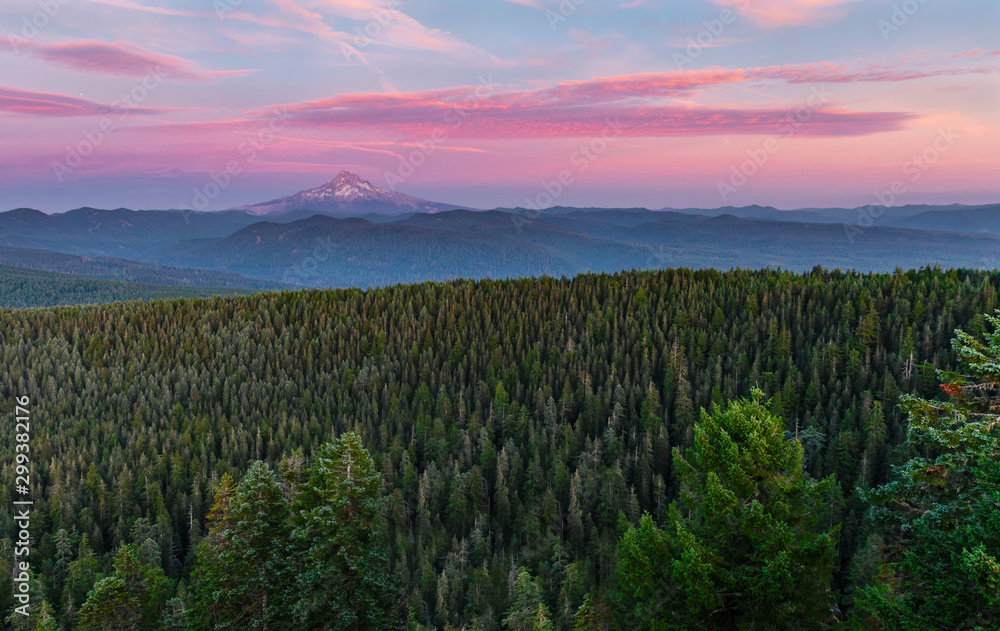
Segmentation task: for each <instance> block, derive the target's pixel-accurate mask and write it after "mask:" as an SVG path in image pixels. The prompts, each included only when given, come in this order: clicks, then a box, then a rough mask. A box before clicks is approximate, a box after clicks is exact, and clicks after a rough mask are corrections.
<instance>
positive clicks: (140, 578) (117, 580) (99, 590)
mask: <svg viewBox="0 0 1000 631" xmlns="http://www.w3.org/2000/svg"><path fill="white" fill-rule="evenodd" d="M114 567H115V571H114V573H113V574H112V575H111V576H108V577H105V578H102V579H101V580H99V581H98V582H97V584H96V585H94V589H92V590H91V592H90V595H89V596H88V597H87V602H85V603H84V604H83V607H81V608H80V615H79V624H80V629H83V630H85V631H86V630H93V631H146V630H147V629H149V630H156V629H160V627H161V623H160V620H161V615H162V612H163V607H164V604H165V603H166V600H167V595H168V590H169V589H170V583H169V581H168V580H167V577H166V576H165V575H164V573H163V570H162V569H160V568H159V567H150V566H149V565H146V564H144V563H142V562H141V561H140V554H139V551H138V549H137V548H136V546H134V545H132V544H129V545H125V546H122V547H121V549H120V550H119V551H118V555H117V556H116V557H115V564H114Z"/></svg>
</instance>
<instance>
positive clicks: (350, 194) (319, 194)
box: [297, 171, 394, 203]
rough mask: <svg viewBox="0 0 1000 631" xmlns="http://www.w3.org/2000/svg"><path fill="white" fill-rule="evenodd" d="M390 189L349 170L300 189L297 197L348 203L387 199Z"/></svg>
mask: <svg viewBox="0 0 1000 631" xmlns="http://www.w3.org/2000/svg"><path fill="white" fill-rule="evenodd" d="M393 195H394V193H393V192H392V191H389V190H386V189H384V188H382V187H380V186H376V185H374V184H372V183H371V182H369V181H368V180H365V179H362V178H361V177H360V176H357V175H355V174H353V173H351V172H350V171H341V172H340V173H338V174H337V177H335V178H333V179H332V180H330V181H329V182H327V183H326V184H324V185H322V186H319V187H317V188H314V189H310V190H308V191H302V192H301V193H299V194H298V196H297V197H300V198H301V200H302V201H319V200H328V199H331V198H332V199H333V200H335V201H338V202H343V203H350V202H353V201H356V200H374V201H388V200H389V199H391V198H392V197H393Z"/></svg>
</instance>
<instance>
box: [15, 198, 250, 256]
mask: <svg viewBox="0 0 1000 631" xmlns="http://www.w3.org/2000/svg"><path fill="white" fill-rule="evenodd" d="M255 221H259V219H258V218H256V217H253V216H252V215H248V214H246V213H241V212H219V213H191V214H185V213H184V212H182V211H179V210H178V211H157V210H138V211H136V210H128V209H126V208H118V209H115V210H99V209H95V208H78V209H76V210H71V211H69V212H65V213H61V214H56V215H46V214H44V213H41V212H39V211H36V210H34V211H33V210H28V209H19V210H14V211H10V212H5V213H0V245H5V246H10V247H21V248H34V249H39V250H53V251H56V252H65V253H69V254H80V255H85V256H117V257H122V258H130V259H140V260H141V259H144V257H145V256H146V255H147V254H148V253H149V252H151V251H152V250H154V249H158V248H162V247H165V246H166V245H169V244H171V243H175V242H177V241H179V240H181V239H200V238H215V237H222V236H225V235H228V234H232V233H233V232H235V231H237V230H239V229H241V228H245V227H246V226H248V225H250V224H252V223H254V222H255Z"/></svg>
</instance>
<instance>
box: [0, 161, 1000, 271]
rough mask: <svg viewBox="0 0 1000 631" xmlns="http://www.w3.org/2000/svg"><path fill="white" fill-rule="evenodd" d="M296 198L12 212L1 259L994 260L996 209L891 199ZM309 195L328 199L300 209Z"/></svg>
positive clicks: (435, 265) (380, 266)
mask: <svg viewBox="0 0 1000 631" xmlns="http://www.w3.org/2000/svg"><path fill="white" fill-rule="evenodd" d="M293 198H295V199H296V200H297V201H288V202H287V203H286V202H282V203H281V204H277V205H275V204H271V205H270V206H268V204H264V205H261V206H260V207H257V210H258V211H260V210H261V209H262V208H263V209H264V210H269V211H273V212H274V213H275V214H268V215H265V216H259V215H254V214H250V213H248V212H245V211H243V210H230V211H220V212H199V213H184V212H181V211H150V210H146V211H133V210H128V209H123V208H119V209H115V210H99V209H94V208H79V209H76V210H72V211H69V212H66V213H62V214H57V215H46V214H44V213H41V212H39V211H37V210H32V209H25V208H20V209H16V210H13V211H9V212H6V213H0V246H7V247H8V248H17V250H14V249H10V250H6V251H5V250H3V248H2V247H0V255H2V256H0V264H7V265H14V266H18V267H22V268H33V269H36V270H47V271H58V272H62V273H71V274H78V275H81V276H89V277H103V278H114V279H121V280H140V281H142V282H153V283H155V284H178V285H191V286H195V285H202V286H207V285H216V286H221V285H223V284H224V285H225V286H236V287H248V288H257V287H260V288H271V287H276V286H277V284H278V283H285V284H287V285H291V286H296V287H302V286H312V287H329V286H340V287H343V286H360V287H365V286H383V285H392V284H396V283H406V282H419V281H425V280H446V279H452V278H475V279H478V278H508V277H519V276H538V275H543V274H547V275H552V276H562V275H567V276H572V275H575V274H578V273H582V272H616V271H622V270H628V269H633V268H634V269H648V268H664V267H693V268H708V267H714V268H717V269H723V270H725V269H730V268H736V267H739V268H761V267H772V268H773V267H781V268H784V269H792V270H799V271H802V270H808V269H811V268H812V267H814V266H817V265H819V266H823V267H827V268H830V269H832V268H841V269H854V270H859V271H880V272H886V271H892V270H893V269H894V268H896V267H897V266H898V267H903V268H916V267H922V266H931V265H936V264H940V265H941V266H943V267H954V268H960V267H961V268H987V269H995V268H1000V205H991V206H959V205H952V206H927V205H912V206H901V207H893V208H888V209H882V212H880V213H877V214H878V215H879V216H878V217H875V218H874V219H875V221H862V219H865V216H864V213H866V212H869V213H870V212H872V209H871V208H870V207H864V208H860V209H843V208H839V209H838V208H826V209H824V208H816V209H803V210H788V211H784V210H778V209H776V208H772V207H766V206H748V207H742V208H737V207H726V208H720V209H715V210H701V209H682V210H671V209H664V210H649V209H645V208H617V209H601V208H570V207H554V208H549V209H546V210H545V211H544V212H541V213H539V212H537V211H533V210H524V209H498V210H493V211H475V210H467V209H461V208H451V209H448V208H449V207H448V206H446V205H438V204H434V203H433V202H426V200H420V199H419V198H415V197H411V196H406V195H403V194H401V193H394V192H392V191H387V190H386V189H382V188H381V187H377V186H375V185H373V184H371V183H370V182H367V181H365V180H363V179H361V178H359V177H357V176H355V175H353V174H351V173H347V172H342V173H341V174H339V175H338V176H337V178H334V180H331V182H328V183H327V184H325V185H323V186H321V187H318V188H316V189H312V190H311V191H303V192H302V193H300V194H298V195H297V196H292V198H285V199H286V200H292V199H293ZM279 201H280V200H279ZM313 203H315V205H316V206H317V207H321V208H322V209H320V208H316V209H311V210H310V209H307V208H297V206H298V205H300V204H307V205H308V204H313ZM265 207H266V208H265ZM292 208H294V210H289V209H292ZM29 248H30V249H31V250H28V249H29ZM55 253H62V254H55ZM67 254H68V255H75V258H73V257H67V256H66V255H67ZM137 261H138V262H137ZM163 266H173V267H163ZM226 274H238V275H239V276H232V275H226ZM248 277H249V278H252V279H256V281H257V282H248ZM258 282H259V284H258Z"/></svg>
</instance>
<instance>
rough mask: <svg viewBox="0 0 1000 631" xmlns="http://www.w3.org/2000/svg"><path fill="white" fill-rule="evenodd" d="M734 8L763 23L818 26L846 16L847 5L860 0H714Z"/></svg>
mask: <svg viewBox="0 0 1000 631" xmlns="http://www.w3.org/2000/svg"><path fill="white" fill-rule="evenodd" d="M712 2H714V3H715V4H717V5H720V6H726V7H734V8H737V9H739V10H740V11H741V12H742V13H744V14H746V15H748V16H750V17H751V18H752V19H753V20H754V21H755V22H757V23H758V24H760V25H761V26H764V27H768V28H773V27H779V26H816V25H818V24H822V23H828V22H832V21H836V20H840V19H842V18H843V17H844V16H845V15H847V13H848V9H847V5H849V4H852V3H855V2H860V0H712Z"/></svg>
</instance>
